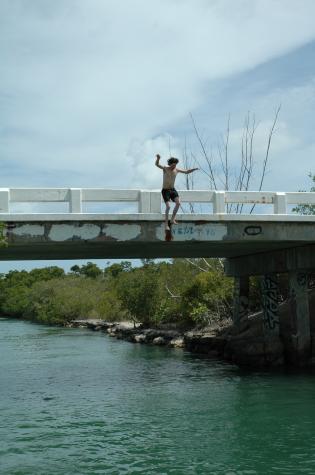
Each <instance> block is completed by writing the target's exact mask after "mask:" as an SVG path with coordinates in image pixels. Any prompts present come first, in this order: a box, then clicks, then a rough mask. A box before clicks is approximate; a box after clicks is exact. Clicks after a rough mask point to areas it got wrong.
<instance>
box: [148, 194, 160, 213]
mask: <svg viewBox="0 0 315 475" xmlns="http://www.w3.org/2000/svg"><path fill="white" fill-rule="evenodd" d="M150 213H159V214H160V213H161V192H160V191H151V192H150Z"/></svg>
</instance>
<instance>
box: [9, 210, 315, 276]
mask: <svg viewBox="0 0 315 475" xmlns="http://www.w3.org/2000/svg"><path fill="white" fill-rule="evenodd" d="M314 224H315V223H314V222H298V223H296V222H288V221H285V222H279V221H277V222H262V221H257V222H255V221H254V220H250V221H249V220H244V221H240V220H238V221H233V220H232V221H224V222H222V221H219V220H218V221H206V220H198V221H196V220H186V221H181V222H180V223H179V224H178V225H177V226H174V227H173V234H174V240H173V241H172V242H165V240H164V224H163V222H161V220H158V221H152V220H151V221H141V220H139V219H138V220H137V221H130V220H128V221H127V220H123V219H120V220H117V219H116V220H114V221H110V220H96V219H93V220H92V219H91V220H88V219H86V220H84V221H82V219H81V220H64V221H62V220H60V219H59V220H47V218H46V220H45V221H40V220H37V221H29V220H28V221H26V220H25V221H22V220H19V221H17V220H16V221H10V222H7V223H6V228H7V231H6V234H7V240H8V243H9V246H8V247H6V248H0V259H1V260H49V259H90V258H91V259H92V258H94V259H96V258H99V259H102V258H108V259H110V258H122V259H130V258H148V257H152V258H154V257H157V258H158V257H165V258H170V257H226V258H230V259H232V260H233V259H235V258H242V256H253V255H257V254H261V253H270V252H275V251H283V250H285V249H292V248H297V247H300V246H307V245H312V244H314V245H315V231H314V228H315V226H314ZM235 262H236V261H235ZM238 262H240V263H241V262H242V261H238ZM240 266H242V264H238V265H237V268H238V269H239V268H240ZM254 269H255V264H254V263H253V262H252V263H251V274H253V273H255V272H254ZM239 272H240V271H239V270H238V271H237V274H238V275H239Z"/></svg>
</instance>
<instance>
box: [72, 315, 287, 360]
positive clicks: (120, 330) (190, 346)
mask: <svg viewBox="0 0 315 475" xmlns="http://www.w3.org/2000/svg"><path fill="white" fill-rule="evenodd" d="M248 322H249V324H248V327H247V328H245V329H243V332H242V333H240V334H236V333H235V329H234V328H233V326H232V325H231V324H228V322H225V325H223V326H221V327H218V326H213V327H207V328H194V329H190V330H188V331H183V330H179V329H170V328H164V327H163V328H144V327H143V326H142V325H141V324H137V325H136V326H134V325H133V323H131V322H118V323H113V322H105V321H103V320H92V319H91V320H73V321H72V322H70V323H69V324H68V325H67V326H68V327H71V328H89V329H90V330H93V331H101V332H104V333H106V334H107V335H108V336H110V337H113V338H118V339H122V340H126V341H129V342H132V343H138V344H150V345H157V346H166V347H170V348H183V349H185V350H187V351H191V352H192V353H196V354H202V355H206V356H208V357H213V358H219V359H222V360H226V361H229V362H232V363H235V364H238V365H240V366H250V367H255V368H257V367H258V368H259V367H260V368H262V367H264V368H266V367H279V366H284V365H285V358H284V349H283V345H282V342H281V340H280V338H273V339H272V340H270V338H268V340H266V339H265V338H264V337H262V336H261V335H262V328H261V326H262V319H261V315H260V314H256V315H252V316H251V317H250V318H249V320H248Z"/></svg>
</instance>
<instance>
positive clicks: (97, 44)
mask: <svg viewBox="0 0 315 475" xmlns="http://www.w3.org/2000/svg"><path fill="white" fill-rule="evenodd" d="M314 18H315V2H314V1H313V0H154V1H150V2H148V1H146V0H106V1H104V0H90V1H89V2H87V1H86V0H54V1H53V2H52V1H50V0H28V1H27V2H25V1H24V0H1V2H0V53H1V63H0V104H1V114H0V160H1V175H0V186H1V187H17V186H21V187H32V186H34V187H45V186H47V187H48V186H57V187H58V186H60V187H62V186H73V187H77V186H82V187H94V186H95V187H123V188H128V187H142V188H151V187H152V188H159V187H160V179H161V176H160V173H159V170H158V169H156V168H155V167H154V166H153V161H154V155H155V153H157V152H159V153H160V154H161V155H162V159H163V158H164V157H167V156H168V155H169V152H170V151H171V153H172V154H173V155H177V156H179V157H181V156H182V153H183V148H184V144H185V142H186V144H187V147H188V149H189V151H190V150H191V151H193V152H194V153H196V154H197V156H198V153H199V151H198V148H197V144H196V138H195V136H194V134H193V130H192V124H191V121H190V118H189V114H190V113H192V114H193V117H194V118H195V120H196V123H197V124H198V127H199V129H200V131H201V133H202V136H203V137H204V138H205V140H207V144H208V146H209V150H210V149H212V151H213V153H214V154H215V153H216V150H217V145H218V143H219V141H220V137H221V136H222V133H224V130H225V128H226V123H227V118H228V117H229V116H230V121H231V123H230V125H231V145H230V160H231V168H232V169H234V168H235V169H236V168H237V163H238V160H239V151H240V137H241V134H242V127H243V123H244V118H245V116H246V114H247V113H248V112H250V113H251V114H255V117H256V120H257V123H259V125H258V128H257V132H256V136H255V143H254V153H255V166H256V178H257V179H258V178H259V172H260V165H261V160H262V157H263V156H264V153H265V149H266V143H267V134H268V130H269V128H270V125H271V123H272V120H273V117H274V112H275V109H276V107H277V106H278V105H279V104H281V111H280V115H279V120H278V124H277V129H276V133H275V135H274V139H273V143H272V148H271V154H270V161H269V164H268V172H267V175H266V180H265V184H264V189H265V190H279V191H293V190H298V189H301V188H307V187H308V186H309V183H308V180H307V173H308V172H309V171H310V170H313V171H314V168H315V167H314V166H313V162H314V159H313V155H314V152H315V139H314V119H315V107H314V105H315V94H314V92H315V62H314V57H315V22H314ZM256 182H257V180H256ZM182 186H183V183H182ZM205 186H207V183H206V181H205V177H204V176H203V175H202V173H199V175H197V176H196V180H195V187H196V188H198V187H200V188H201V187H202V188H204V187H205ZM178 187H179V188H180V187H181V184H180V183H179V186H178ZM252 188H253V189H254V188H255V180H254V181H253V184H252ZM59 264H60V263H59ZM72 264H73V263H68V264H67V265H66V267H69V265H72ZM103 264H104V262H101V265H103ZM20 265H21V266H22V267H27V266H29V267H30V266H33V265H35V264H34V263H22V264H15V263H14V264H12V263H10V264H6V263H2V264H1V267H2V268H3V269H4V271H6V270H7V269H8V268H13V267H17V266H19V267H20Z"/></svg>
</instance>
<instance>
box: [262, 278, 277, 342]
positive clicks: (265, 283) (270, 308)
mask: <svg viewBox="0 0 315 475" xmlns="http://www.w3.org/2000/svg"><path fill="white" fill-rule="evenodd" d="M261 296H262V307H263V313H264V333H265V336H270V337H271V336H278V335H279V330H280V322H279V310H278V307H279V304H278V296H279V283H278V278H277V275H276V274H266V275H264V276H263V278H262V281H261Z"/></svg>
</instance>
